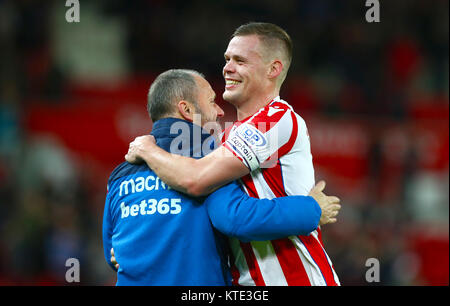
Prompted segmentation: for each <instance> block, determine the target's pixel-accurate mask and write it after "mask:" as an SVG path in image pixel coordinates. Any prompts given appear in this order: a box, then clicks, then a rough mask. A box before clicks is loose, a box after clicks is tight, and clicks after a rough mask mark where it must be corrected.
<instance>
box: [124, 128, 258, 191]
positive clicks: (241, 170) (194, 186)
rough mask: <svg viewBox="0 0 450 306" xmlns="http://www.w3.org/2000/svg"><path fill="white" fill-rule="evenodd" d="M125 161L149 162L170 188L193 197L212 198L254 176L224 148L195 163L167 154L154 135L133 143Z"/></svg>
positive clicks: (190, 159)
mask: <svg viewBox="0 0 450 306" xmlns="http://www.w3.org/2000/svg"><path fill="white" fill-rule="evenodd" d="M125 159H126V160H127V161H128V162H131V163H136V162H139V161H145V162H146V163H147V165H148V166H149V167H150V168H151V169H152V170H153V171H154V172H155V173H156V174H157V175H158V177H159V178H161V180H163V181H164V182H165V183H166V184H168V185H169V186H171V187H172V188H173V189H175V190H178V191H180V192H183V193H187V194H190V195H192V196H201V195H206V194H209V193H211V192H212V191H214V190H216V189H217V188H219V187H221V186H223V185H225V184H227V183H229V182H231V181H233V180H235V179H238V178H240V177H242V176H244V175H246V174H248V173H249V172H250V170H249V169H248V168H247V167H246V166H245V165H244V164H243V163H242V162H241V161H240V160H239V159H238V158H237V157H236V156H234V155H233V154H232V153H231V152H230V151H228V150H227V149H226V148H224V147H223V146H220V147H219V148H217V149H216V150H214V151H213V152H211V153H210V154H208V155H206V156H205V157H203V158H200V159H193V158H189V157H185V156H181V155H176V154H171V153H168V152H166V151H165V150H163V149H161V148H160V147H158V146H157V145H156V143H155V140H154V137H153V136H151V135H145V136H140V137H137V138H136V139H135V140H134V141H133V142H132V143H130V147H129V150H128V153H127V155H125Z"/></svg>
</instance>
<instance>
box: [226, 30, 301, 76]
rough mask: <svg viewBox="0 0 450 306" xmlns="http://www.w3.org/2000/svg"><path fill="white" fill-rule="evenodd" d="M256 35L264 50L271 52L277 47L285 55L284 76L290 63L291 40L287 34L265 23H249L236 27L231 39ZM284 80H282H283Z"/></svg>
mask: <svg viewBox="0 0 450 306" xmlns="http://www.w3.org/2000/svg"><path fill="white" fill-rule="evenodd" d="M248 35H258V37H259V39H260V41H261V42H262V43H263V44H264V47H265V49H266V50H273V49H274V48H276V47H277V46H280V47H281V51H282V52H283V53H284V54H285V56H286V60H287V63H285V66H286V67H285V68H286V70H285V75H284V77H285V76H286V74H287V70H288V69H289V66H290V64H291V61H292V40H291V37H290V36H289V34H288V33H286V31H285V30H283V29H282V28H280V27H279V26H277V25H275V24H272V23H267V22H249V23H246V24H243V25H241V26H240V27H238V28H237V29H236V30H235V31H234V33H233V35H232V37H235V36H248ZM283 79H284V78H283Z"/></svg>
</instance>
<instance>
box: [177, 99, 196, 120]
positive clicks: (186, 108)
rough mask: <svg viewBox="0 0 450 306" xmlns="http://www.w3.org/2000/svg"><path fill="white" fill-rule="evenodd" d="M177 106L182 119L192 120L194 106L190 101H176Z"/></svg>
mask: <svg viewBox="0 0 450 306" xmlns="http://www.w3.org/2000/svg"><path fill="white" fill-rule="evenodd" d="M177 108H178V111H179V112H180V115H181V117H183V119H184V120H187V121H191V122H192V121H193V120H194V107H193V105H192V104H191V103H189V102H188V101H185V100H181V101H180V102H178V104H177Z"/></svg>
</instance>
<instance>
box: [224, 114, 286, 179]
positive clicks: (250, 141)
mask: <svg viewBox="0 0 450 306" xmlns="http://www.w3.org/2000/svg"><path fill="white" fill-rule="evenodd" d="M294 117H295V115H294V114H293V112H292V111H291V110H290V109H288V108H281V107H277V106H270V107H266V108H265V109H264V110H262V111H261V112H259V113H258V114H256V115H255V116H254V117H253V118H251V119H250V120H248V121H246V122H244V123H242V124H241V125H239V126H237V127H235V128H234V129H232V130H231V131H230V133H229V136H228V137H227V140H226V141H225V142H224V143H223V146H224V147H226V148H227V149H228V150H230V151H231V152H232V153H233V154H234V155H235V156H237V157H238V158H239V159H240V160H241V161H242V162H243V163H244V164H245V165H246V166H247V167H248V168H249V170H250V171H253V170H255V169H258V168H260V167H262V164H263V163H264V162H266V161H267V160H268V159H269V158H274V156H273V155H277V156H276V158H275V159H278V156H281V154H283V153H282V152H283V151H284V150H281V148H283V147H284V146H286V145H288V144H290V143H291V142H292V141H295V137H292V134H293V133H292V131H293V128H295V124H294V123H293V119H295V118H294Z"/></svg>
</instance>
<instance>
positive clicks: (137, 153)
mask: <svg viewBox="0 0 450 306" xmlns="http://www.w3.org/2000/svg"><path fill="white" fill-rule="evenodd" d="M155 144H156V140H155V137H153V136H152V135H144V136H139V137H136V138H135V139H134V140H133V141H132V142H131V143H130V146H129V147H128V153H127V154H126V155H125V159H126V161H127V162H129V163H132V164H139V163H142V162H143V158H142V156H143V155H144V154H145V152H146V151H147V152H148V151H150V150H151V148H152V146H154V145H155Z"/></svg>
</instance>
